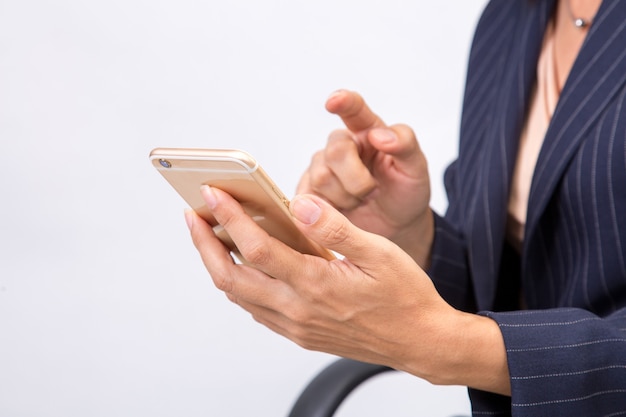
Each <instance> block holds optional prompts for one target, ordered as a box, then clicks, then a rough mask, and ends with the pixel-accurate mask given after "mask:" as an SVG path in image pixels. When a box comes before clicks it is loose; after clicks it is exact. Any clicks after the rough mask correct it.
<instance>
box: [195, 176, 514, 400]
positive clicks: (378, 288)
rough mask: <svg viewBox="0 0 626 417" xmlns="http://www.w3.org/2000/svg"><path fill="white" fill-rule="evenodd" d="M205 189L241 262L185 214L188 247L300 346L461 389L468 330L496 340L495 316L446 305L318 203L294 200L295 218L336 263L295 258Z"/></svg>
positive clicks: (423, 278) (247, 305)
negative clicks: (332, 254)
mask: <svg viewBox="0 0 626 417" xmlns="http://www.w3.org/2000/svg"><path fill="white" fill-rule="evenodd" d="M201 192H202V194H203V197H204V199H205V201H206V203H207V207H208V208H209V209H210V210H211V212H212V214H213V216H214V217H215V218H216V220H217V221H218V222H219V223H220V224H221V225H222V226H223V227H224V228H225V229H226V231H227V232H228V234H229V235H230V236H231V238H232V239H233V241H234V242H235V244H236V245H237V247H238V249H239V251H240V253H241V255H242V256H243V258H244V259H245V260H246V262H245V264H236V263H234V262H233V260H232V257H231V254H230V253H229V250H228V249H227V248H226V247H225V246H224V245H223V244H222V243H221V241H220V240H219V239H217V237H216V236H215V234H214V233H213V231H212V229H211V227H210V226H209V225H208V224H207V223H206V222H205V221H204V220H202V219H201V218H200V217H198V216H197V215H196V214H195V213H194V212H192V211H188V212H187V213H186V219H187V223H188V225H189V227H190V230H191V235H192V238H193V242H194V244H195V246H196V248H197V249H198V251H199V252H200V255H201V257H202V260H203V261H204V265H205V266H206V268H207V270H208V271H209V273H210V275H211V277H212V279H213V281H214V283H215V285H216V286H217V288H219V289H220V290H222V291H224V292H225V293H226V295H227V296H228V298H229V299H230V300H231V301H233V302H234V303H236V304H238V305H240V306H241V307H242V308H244V309H245V310H247V311H248V312H249V313H250V314H251V315H252V316H253V317H254V319H255V320H257V321H258V322H260V323H262V324H264V325H265V326H267V327H268V328H270V329H272V330H273V331H275V332H276V333H279V334H281V335H283V336H285V337H287V338H288V339H290V340H292V341H294V342H295V343H297V344H299V345H300V346H302V347H304V348H306V349H310V350H318V351H323V352H327V353H331V354H335V355H339V356H344V357H349V358H352V359H356V360H361V361H365V362H372V363H378V364H383V365H387V366H390V367H392V368H395V369H399V370H404V371H407V372H410V373H412V374H414V375H417V376H420V377H422V378H425V379H427V380H429V381H431V382H433V383H444V384H448V383H452V384H463V382H464V381H461V380H459V377H457V375H456V374H457V373H458V371H459V370H461V371H463V369H464V366H460V364H459V361H460V360H462V361H464V360H465V357H464V355H465V354H467V355H473V353H472V352H471V351H468V352H465V351H466V350H467V349H468V348H469V349H475V348H479V346H472V345H471V343H474V344H475V343H479V340H480V339H479V338H477V337H476V336H471V337H470V338H469V339H468V338H467V337H461V336H464V335H465V336H467V332H468V331H472V330H475V331H478V330H479V327H476V328H471V327H469V328H468V326H471V325H474V326H479V325H480V326H485V325H489V326H490V327H491V330H492V333H493V329H494V327H493V326H495V332H496V334H497V337H499V338H500V339H501V335H500V332H499V329H498V328H497V325H496V324H495V322H493V321H492V320H491V319H488V318H485V317H480V316H476V315H472V314H467V313H463V312H460V311H457V310H455V309H454V308H452V307H451V306H450V305H449V304H447V303H446V302H445V301H444V300H443V299H442V298H441V297H440V296H439V294H438V293H437V291H436V290H435V287H434V285H433V284H432V281H431V280H430V278H429V277H428V276H427V274H426V273H425V272H424V271H423V270H422V269H421V268H420V267H419V266H418V265H417V264H416V263H415V262H414V261H413V259H412V258H411V257H410V256H409V255H407V254H406V253H405V252H404V251H402V249H400V248H399V247H398V246H396V245H395V244H394V243H392V242H390V241H389V240H387V239H385V238H383V237H381V236H378V235H375V234H372V233H368V232H365V231H363V230H361V229H359V228H357V227H356V226H354V225H353V224H352V223H350V222H349V221H348V220H347V219H346V218H345V217H344V216H343V215H342V214H340V213H339V212H338V211H337V210H335V209H334V208H332V207H331V206H330V205H329V204H328V203H326V202H324V201H323V200H322V199H321V198H319V197H315V196H312V195H301V196H297V197H296V198H294V199H293V200H292V202H291V205H290V208H291V212H292V214H293V217H294V222H295V223H296V225H297V226H298V228H299V229H300V230H301V231H302V232H303V233H304V234H305V235H306V236H308V237H309V238H310V239H312V240H313V241H315V242H317V243H319V244H320V245H322V246H324V247H326V248H328V249H330V250H332V251H334V252H336V253H338V254H340V255H342V256H343V258H342V259H336V260H332V261H328V260H325V259H323V258H320V257H316V256H310V255H303V254H301V253H299V252H296V251H295V250H293V249H291V248H290V247H288V246H287V245H285V244H284V243H282V242H280V241H279V240H277V239H275V238H273V237H271V236H269V235H268V234H267V233H266V232H265V231H264V230H262V229H261V228H260V227H259V226H258V225H257V224H256V223H255V222H254V220H252V219H251V218H250V217H249V216H248V215H247V214H245V213H244V211H243V209H242V208H241V206H240V205H239V203H237V201H235V200H234V199H233V198H232V197H231V196H230V195H228V194H226V193H224V192H222V191H220V190H218V189H213V188H209V187H206V186H205V187H203V188H202V190H201ZM415 238H416V239H419V236H416V237H415ZM480 329H482V327H480ZM468 343H470V345H468ZM500 343H502V342H501V340H500ZM481 345H482V343H481ZM501 350H502V355H504V348H503V347H502V349H501ZM474 359H475V358H469V357H468V358H467V360H468V361H469V360H474ZM500 365H501V364H500ZM504 365H505V368H506V358H505V357H504ZM459 366H460V367H459ZM479 366H480V364H479ZM465 371H466V373H465V377H467V375H468V374H467V369H466V370H465ZM480 371H481V372H484V371H485V368H482V369H481V370H480ZM507 376H508V374H507ZM507 382H508V379H507ZM465 385H469V384H465ZM473 385H476V384H473ZM477 388H481V387H480V386H478V387H477Z"/></svg>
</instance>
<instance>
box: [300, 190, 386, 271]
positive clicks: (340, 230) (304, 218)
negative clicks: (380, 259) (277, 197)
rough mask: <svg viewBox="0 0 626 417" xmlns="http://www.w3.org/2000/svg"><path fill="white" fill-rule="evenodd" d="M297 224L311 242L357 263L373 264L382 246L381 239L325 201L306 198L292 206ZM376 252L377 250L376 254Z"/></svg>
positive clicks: (307, 196) (310, 197) (312, 196)
mask: <svg viewBox="0 0 626 417" xmlns="http://www.w3.org/2000/svg"><path fill="white" fill-rule="evenodd" d="M289 207H290V210H291V213H292V215H293V216H294V218H295V223H296V225H297V226H298V228H299V229H300V230H302V232H303V233H304V234H305V235H306V236H307V237H308V238H309V239H311V240H313V241H314V242H316V243H318V244H320V245H322V246H323V247H325V248H327V249H330V250H332V251H334V252H337V253H339V254H341V255H343V256H345V257H346V258H348V259H349V260H350V261H352V262H353V263H355V264H356V263H358V261H359V260H361V261H365V260H369V261H372V260H373V259H372V255H373V252H374V250H376V251H377V250H378V246H379V245H380V244H382V242H378V240H382V238H381V237H380V236H377V235H374V234H372V233H368V232H366V231H364V230H362V229H359V228H358V227H356V226H355V225H354V224H352V223H351V222H350V221H349V220H348V219H347V218H346V217H345V216H344V215H343V214H341V213H340V212H339V211H337V210H336V209H335V208H334V207H332V206H331V205H330V204H328V203H327V202H326V201H324V200H322V199H321V198H319V197H317V196H315V195H311V194H303V195H298V196H296V197H294V199H293V200H291V203H290V205H289ZM373 249H374V250H373Z"/></svg>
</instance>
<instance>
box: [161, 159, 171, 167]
mask: <svg viewBox="0 0 626 417" xmlns="http://www.w3.org/2000/svg"><path fill="white" fill-rule="evenodd" d="M159 164H161V166H162V167H163V168H171V167H172V163H171V162H170V161H168V160H167V159H159Z"/></svg>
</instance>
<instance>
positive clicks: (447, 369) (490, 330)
mask: <svg viewBox="0 0 626 417" xmlns="http://www.w3.org/2000/svg"><path fill="white" fill-rule="evenodd" d="M436 329H437V330H436V331H437V332H438V333H439V335H438V336H437V337H434V338H432V339H431V340H432V342H430V343H433V346H432V348H431V349H429V350H430V355H431V357H430V358H429V359H427V360H423V361H421V364H420V369H419V371H418V372H412V371H410V370H409V372H411V373H414V374H415V375H417V376H420V377H422V378H424V379H426V380H427V381H429V382H431V383H432V384H435V385H461V386H467V387H470V388H475V389H479V390H483V391H488V392H493V393H497V394H501V395H511V385H510V378H509V371H508V363H507V357H506V349H505V346H504V340H503V338H502V333H501V331H500V328H499V327H498V324H497V323H496V322H495V321H494V320H492V319H490V318H488V317H484V316H479V315H476V314H470V313H464V312H461V311H458V310H455V311H454V313H453V314H451V315H450V317H449V318H448V319H442V320H441V321H440V322H439V323H438V324H437V325H436Z"/></svg>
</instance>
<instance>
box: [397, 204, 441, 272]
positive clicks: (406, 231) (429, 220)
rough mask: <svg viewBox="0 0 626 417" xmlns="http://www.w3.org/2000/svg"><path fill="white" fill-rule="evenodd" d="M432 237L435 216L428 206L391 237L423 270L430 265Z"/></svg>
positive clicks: (433, 234)
mask: <svg viewBox="0 0 626 417" xmlns="http://www.w3.org/2000/svg"><path fill="white" fill-rule="evenodd" d="M434 239H435V218H434V214H433V211H432V210H431V209H430V207H428V208H427V209H426V211H425V212H424V214H422V215H421V216H420V217H419V218H418V219H417V220H416V221H415V222H413V224H412V225H411V226H410V227H405V228H403V229H402V230H401V231H399V232H398V233H397V234H396V235H395V236H393V237H392V238H391V240H392V241H393V242H394V243H396V244H397V245H398V246H400V247H401V248H402V249H403V250H404V251H405V252H406V253H408V254H409V255H410V256H411V257H412V258H413V259H414V260H415V262H417V264H418V265H419V266H420V267H421V268H422V269H424V270H428V268H429V267H430V263H431V251H432V245H433V241H434Z"/></svg>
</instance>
